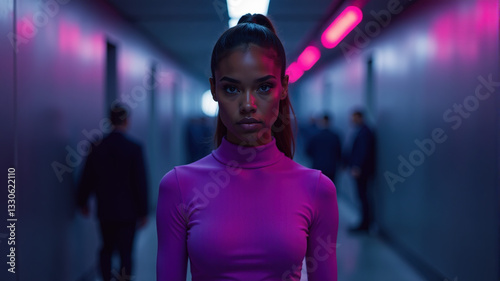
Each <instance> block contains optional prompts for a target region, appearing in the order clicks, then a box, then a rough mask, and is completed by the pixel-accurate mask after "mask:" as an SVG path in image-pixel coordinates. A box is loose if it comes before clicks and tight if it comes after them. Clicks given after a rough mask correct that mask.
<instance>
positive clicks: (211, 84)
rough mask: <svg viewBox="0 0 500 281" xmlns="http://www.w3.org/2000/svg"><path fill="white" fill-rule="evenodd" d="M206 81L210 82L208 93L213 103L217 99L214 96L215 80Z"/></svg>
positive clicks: (211, 78)
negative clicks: (210, 94)
mask: <svg viewBox="0 0 500 281" xmlns="http://www.w3.org/2000/svg"><path fill="white" fill-rule="evenodd" d="M208 81H210V92H211V93H212V98H213V99H214V101H217V97H216V95H215V80H214V78H213V77H210V78H208Z"/></svg>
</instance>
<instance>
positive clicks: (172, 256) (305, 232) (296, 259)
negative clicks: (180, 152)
mask: <svg viewBox="0 0 500 281" xmlns="http://www.w3.org/2000/svg"><path fill="white" fill-rule="evenodd" d="M156 220H157V231H158V257H157V280H158V281H185V280H186V271H187V260H188V258H189V260H190V265H191V275H192V280H193V281H216V280H217V281H220V280H235V281H236V280H238V281H247V280H248V281H257V280H262V281H278V280H279V281H282V280H294V281H299V280H300V272H301V268H302V260H303V259H304V257H305V258H306V264H307V271H308V278H309V281H332V280H337V258H336V241H337V229H338V208H337V197H336V191H335V186H334V185H333V183H332V181H331V180H330V179H328V178H327V177H326V176H324V175H323V174H321V172H320V171H317V170H313V169H309V168H305V167H303V166H301V165H299V164H297V163H295V162H294V161H293V160H291V159H290V158H288V157H286V156H285V155H284V154H283V153H282V152H281V151H279V150H278V148H277V147H276V141H275V139H273V140H272V141H271V142H270V143H268V144H266V145H262V146H257V147H243V146H238V145H235V144H232V143H230V142H228V141H227V140H226V139H223V141H222V144H221V145H220V146H219V147H218V148H217V149H216V150H214V151H213V152H212V153H211V154H210V155H208V156H206V157H205V158H203V159H201V160H199V161H197V162H194V163H192V164H189V165H184V166H177V167H175V168H174V169H172V170H171V171H170V172H168V173H167V174H166V175H165V177H164V178H163V179H162V181H161V183H160V191H159V197H158V207H157V217H156Z"/></svg>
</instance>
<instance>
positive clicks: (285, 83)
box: [280, 74, 289, 100]
mask: <svg viewBox="0 0 500 281" xmlns="http://www.w3.org/2000/svg"><path fill="white" fill-rule="evenodd" d="M288 78H289V77H288V75H286V74H285V76H284V77H283V79H281V86H282V87H283V90H282V91H281V95H280V99H281V100H284V99H285V98H286V97H287V96H288Z"/></svg>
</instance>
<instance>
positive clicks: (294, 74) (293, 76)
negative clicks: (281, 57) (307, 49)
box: [286, 62, 304, 83]
mask: <svg viewBox="0 0 500 281" xmlns="http://www.w3.org/2000/svg"><path fill="white" fill-rule="evenodd" d="M286 74H288V76H289V81H288V82H290V83H294V82H295V81H297V80H299V78H300V77H301V76H302V74H304V70H302V68H301V67H300V66H299V64H298V63H296V62H292V63H291V64H290V65H289V66H288V68H287V69H286Z"/></svg>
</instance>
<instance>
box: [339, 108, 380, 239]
mask: <svg viewBox="0 0 500 281" xmlns="http://www.w3.org/2000/svg"><path fill="white" fill-rule="evenodd" d="M351 123H352V125H353V127H354V131H353V136H352V143H351V144H350V150H349V151H348V152H347V157H346V162H347V167H348V169H349V172H350V174H351V176H352V177H353V179H354V181H355V182H356V188H357V193H358V197H359V202H360V203H361V223H360V224H359V225H358V226H356V227H352V228H351V229H350V230H351V231H352V232H368V231H369V230H370V226H371V225H372V223H373V214H372V208H371V204H370V203H371V202H370V200H369V194H370V190H369V189H368V185H369V181H370V179H371V178H372V177H373V175H374V173H375V137H374V134H373V132H372V130H371V129H370V128H369V127H368V126H367V125H366V123H365V120H364V117H363V112H362V111H360V110H356V111H354V112H353V113H352V115H351Z"/></svg>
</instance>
